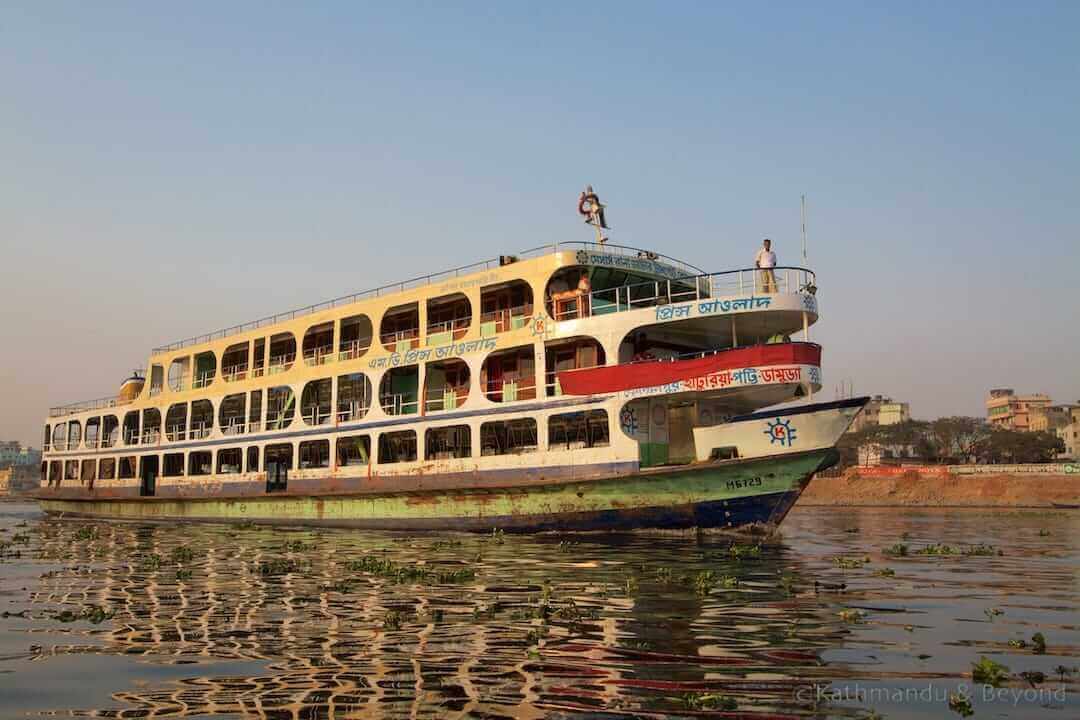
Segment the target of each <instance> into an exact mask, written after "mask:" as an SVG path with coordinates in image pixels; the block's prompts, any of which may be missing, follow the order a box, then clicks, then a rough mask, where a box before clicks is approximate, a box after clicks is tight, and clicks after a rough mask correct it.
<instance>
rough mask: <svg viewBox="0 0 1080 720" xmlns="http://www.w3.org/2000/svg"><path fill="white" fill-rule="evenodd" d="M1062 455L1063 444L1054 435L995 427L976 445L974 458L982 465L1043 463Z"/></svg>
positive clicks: (1063, 450)
mask: <svg viewBox="0 0 1080 720" xmlns="http://www.w3.org/2000/svg"><path fill="white" fill-rule="evenodd" d="M1062 452H1065V443H1064V442H1062V440H1061V438H1059V437H1058V436H1057V435H1055V434H1054V433H1050V432H1045V431H1039V432H1021V431H1019V430H1006V429H1003V428H994V429H993V430H992V431H991V432H990V433H989V434H988V435H987V436H986V437H985V438H984V439H983V440H982V441H981V442H980V443H979V445H978V447H977V448H976V450H975V456H976V457H977V458H978V462H981V463H993V464H997V463H1045V462H1053V460H1054V459H1055V457H1056V456H1057V454H1058V453H1062Z"/></svg>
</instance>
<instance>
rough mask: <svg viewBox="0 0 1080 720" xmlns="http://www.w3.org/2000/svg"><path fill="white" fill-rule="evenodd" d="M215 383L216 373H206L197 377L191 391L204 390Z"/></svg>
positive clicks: (192, 382)
mask: <svg viewBox="0 0 1080 720" xmlns="http://www.w3.org/2000/svg"><path fill="white" fill-rule="evenodd" d="M212 382H214V373H212V372H205V373H201V374H199V375H196V376H195V379H194V380H192V381H191V389H192V390H198V389H199V388H204V387H206V386H207V385H209V384H210V383H212Z"/></svg>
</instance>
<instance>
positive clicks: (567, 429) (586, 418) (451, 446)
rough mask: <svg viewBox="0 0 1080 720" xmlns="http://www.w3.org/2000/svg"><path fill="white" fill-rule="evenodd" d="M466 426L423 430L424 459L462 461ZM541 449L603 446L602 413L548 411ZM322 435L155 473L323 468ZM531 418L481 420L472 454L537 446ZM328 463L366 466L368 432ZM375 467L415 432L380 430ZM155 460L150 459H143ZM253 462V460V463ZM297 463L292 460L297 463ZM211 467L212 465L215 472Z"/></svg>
mask: <svg viewBox="0 0 1080 720" xmlns="http://www.w3.org/2000/svg"><path fill="white" fill-rule="evenodd" d="M472 435H473V433H472V428H471V427H469V426H468V425H451V426H447V427H439V428H429V429H428V430H426V431H425V432H424V445H423V451H424V452H423V457H424V459H425V460H444V459H452V458H470V457H473V456H474V453H473V442H472V440H473V438H472ZM547 441H548V444H547V447H548V449H552V450H554V449H566V450H573V449H580V448H595V447H606V446H608V445H609V444H610V441H611V438H610V430H609V425H608V416H607V412H606V411H605V410H601V409H595V410H588V411H579V412H573V413H563V414H560V415H552V416H551V417H550V418H548V432H547ZM330 447H331V443H330V440H328V439H322V440H307V441H302V442H300V443H299V444H298V446H295V452H294V444H293V443H276V444H269V445H266V446H265V447H264V448H262V449H261V455H262V457H261V458H260V448H258V447H249V448H247V451H246V453H245V452H244V450H243V448H222V449H220V450H217V451H216V462H215V457H214V456H215V451H211V450H192V451H190V452H188V453H182V452H178V453H164V454H163V455H162V460H161V463H162V465H161V475H162V476H164V477H178V476H184V475H189V476H200V475H212V474H214V473H217V474H238V473H241V472H259V471H260V469H269V468H270V467H271V466H273V467H275V468H280V469H291V470H296V469H300V470H309V469H318V468H328V467H330ZM539 448H540V446H539V438H538V433H537V422H536V419H535V418H518V419H514V420H500V421H492V422H486V423H483V424H481V426H480V455H481V456H483V457H487V456H493V455H517V454H522V453H528V452H534V451H537V450H539ZM334 449H335V454H336V463H335V464H336V466H337V467H348V466H352V465H367V464H369V462H370V453H371V437H370V435H353V436H346V437H340V438H337V439H336V440H335V441H334ZM377 450H378V458H377V463H378V464H380V465H391V464H395V463H403V462H413V461H416V460H417V459H418V436H417V432H416V431H415V430H401V431H393V432H384V433H381V434H380V435H379V437H378V446H377ZM143 457H144V458H145V457H155V458H156V457H157V456H143ZM260 459H261V463H260ZM137 460H138V457H136V456H125V457H121V458H102V459H101V460H81V461H80V460H67V461H59V460H52V461H50V462H48V463H42V473H43V477H42V480H43V481H47V482H48V484H49V486H59V485H60V484H61V483H62V482H63V481H69V482H75V481H77V482H79V483H80V484H81V485H83V486H88V487H91V488H92V487H93V483H94V482H95V481H96V480H113V479H116V478H120V479H131V478H135V477H137V473H138V468H137V465H136V461H137ZM297 461H299V462H298V463H297ZM215 468H216V469H215Z"/></svg>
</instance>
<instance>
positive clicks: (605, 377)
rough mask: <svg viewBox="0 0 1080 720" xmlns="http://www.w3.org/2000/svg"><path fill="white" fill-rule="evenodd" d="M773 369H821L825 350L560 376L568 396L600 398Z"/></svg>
mask: <svg viewBox="0 0 1080 720" xmlns="http://www.w3.org/2000/svg"><path fill="white" fill-rule="evenodd" d="M771 365H815V366H818V367H820V366H821V346H820V345H816V344H814V343H804V342H793V343H777V344H774V345H754V346H753V347H745V348H737V349H735V350H721V351H720V352H718V353H715V354H713V355H708V356H706V357H703V358H695V359H693V360H653V361H649V362H636V363H628V364H625V365H612V366H609V367H595V368H585V369H582V370H568V371H566V372H561V373H559V385H560V387H561V388H562V392H563V394H564V395H596V394H598V393H611V392H620V391H623V390H635V389H637V388H646V387H655V386H657V385H667V384H669V383H675V382H679V381H680V380H689V379H691V378H696V377H702V376H704V375H708V374H709V373H715V372H720V371H722V370H737V369H739V368H746V367H768V366H771Z"/></svg>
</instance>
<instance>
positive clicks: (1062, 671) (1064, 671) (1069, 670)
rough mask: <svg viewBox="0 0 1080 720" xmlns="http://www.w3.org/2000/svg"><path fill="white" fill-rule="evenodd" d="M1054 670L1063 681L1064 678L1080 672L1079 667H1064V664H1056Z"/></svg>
mask: <svg viewBox="0 0 1080 720" xmlns="http://www.w3.org/2000/svg"><path fill="white" fill-rule="evenodd" d="M1054 672H1056V673H1057V674H1058V677H1060V678H1061V682H1065V678H1067V677H1072V676H1073V675H1075V674H1076V673H1080V667H1077V666H1073V667H1065V666H1064V665H1058V666H1057V667H1056V668H1054Z"/></svg>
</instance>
